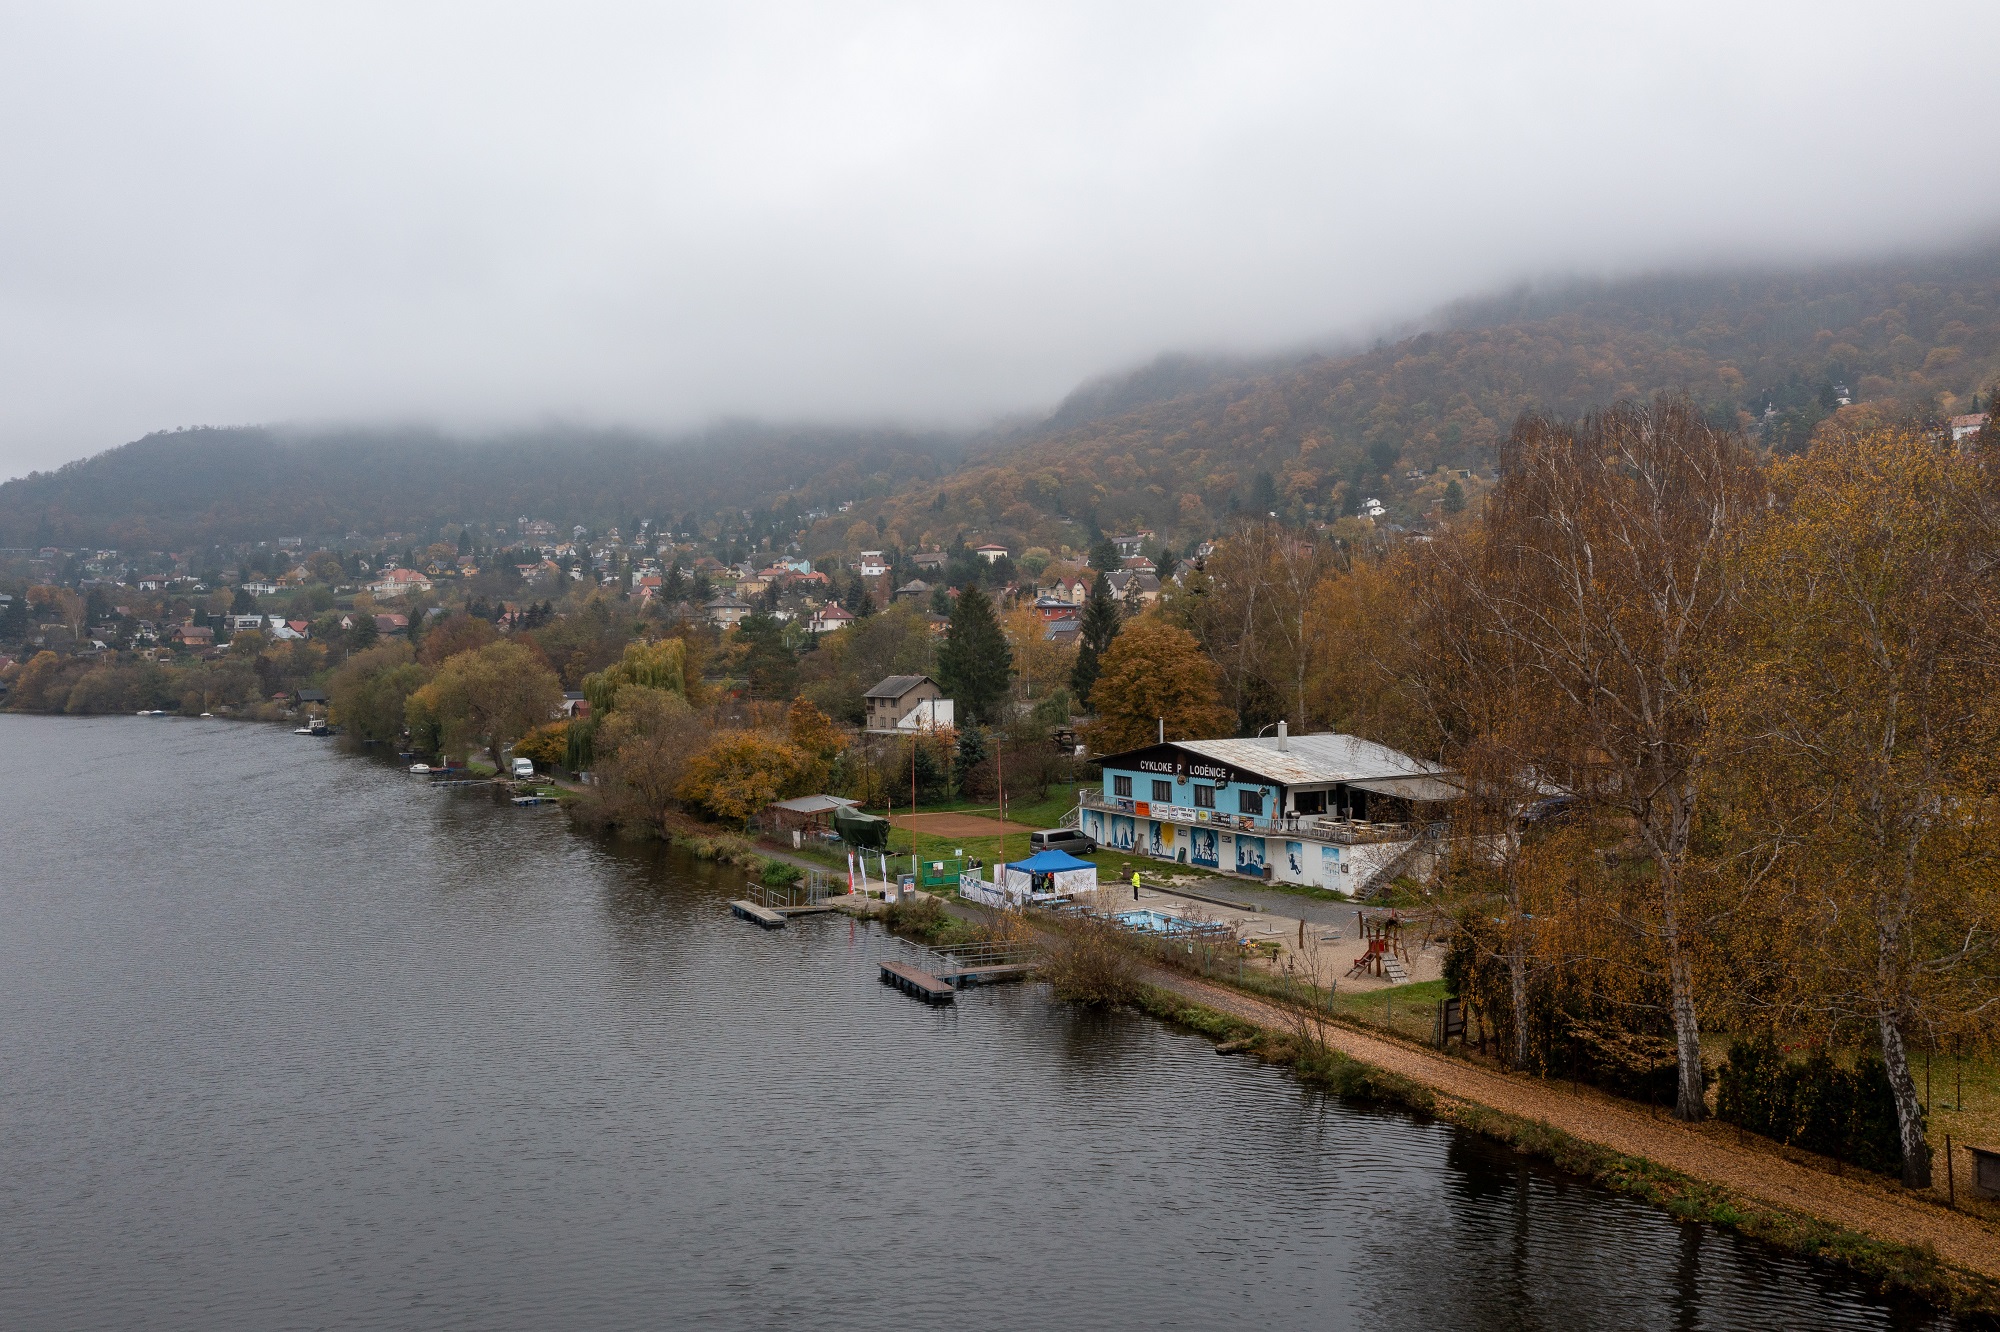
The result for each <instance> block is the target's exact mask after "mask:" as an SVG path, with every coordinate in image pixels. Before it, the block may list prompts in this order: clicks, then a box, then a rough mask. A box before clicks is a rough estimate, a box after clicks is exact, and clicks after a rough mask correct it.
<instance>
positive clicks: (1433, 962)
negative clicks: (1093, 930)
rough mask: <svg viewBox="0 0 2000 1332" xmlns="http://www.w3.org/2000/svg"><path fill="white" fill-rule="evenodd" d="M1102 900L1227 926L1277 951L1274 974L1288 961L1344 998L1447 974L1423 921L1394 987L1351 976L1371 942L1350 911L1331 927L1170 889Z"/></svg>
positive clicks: (1408, 936)
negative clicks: (1402, 975)
mask: <svg viewBox="0 0 2000 1332" xmlns="http://www.w3.org/2000/svg"><path fill="white" fill-rule="evenodd" d="M1098 898H1099V904H1100V909H1102V910H1106V911H1130V910H1133V909H1138V908H1144V909H1149V910H1154V911H1166V912H1169V913H1171V914H1173V915H1176V916H1181V917H1184V918H1187V919H1192V920H1201V921H1216V922H1220V923H1223V924H1227V925H1229V926H1230V927H1231V928H1232V929H1234V930H1235V932H1236V937H1237V938H1239V939H1248V940H1250V942H1252V943H1264V944H1276V945H1277V946H1278V950H1279V951H1278V959H1277V961H1276V962H1275V963H1273V964H1269V965H1270V967H1271V970H1273V971H1274V972H1282V971H1283V970H1284V969H1285V963H1286V962H1287V961H1290V962H1291V963H1292V964H1293V966H1295V967H1296V968H1297V970H1298V971H1299V972H1300V973H1302V974H1303V975H1305V976H1306V977H1307V978H1308V979H1310V980H1311V981H1312V983H1313V984H1315V985H1321V986H1324V985H1327V984H1328V983H1331V984H1333V985H1334V987H1335V988H1336V989H1337V990H1338V991H1339V992H1340V993H1342V994H1354V993H1358V992H1366V991H1369V990H1384V989H1391V988H1394V987H1395V986H1396V985H1397V984H1399V983H1400V984H1411V985H1414V984H1416V983H1417V982H1419V981H1432V980H1437V979H1438V978H1439V977H1440V976H1442V975H1443V974H1444V948H1443V946H1442V945H1440V944H1435V943H1433V944H1430V945H1428V946H1426V945H1425V943H1424V931H1423V925H1422V923H1421V922H1412V923H1411V924H1410V926H1409V927H1408V928H1407V929H1406V930H1405V931H1404V937H1403V947H1404V951H1405V953H1406V954H1407V956H1406V957H1405V958H1404V962H1403V965H1404V969H1405V971H1406V972H1407V975H1406V977H1405V979H1404V980H1403V981H1402V982H1396V981H1391V980H1389V979H1387V978H1386V977H1382V976H1376V975H1373V974H1369V973H1363V974H1361V975H1358V976H1357V975H1353V974H1351V973H1352V970H1353V966H1354V962H1355V959H1357V958H1358V957H1360V956H1361V955H1362V954H1363V953H1365V952H1366V951H1367V950H1368V944H1367V941H1366V940H1365V939H1363V938H1362V937H1361V936H1360V934H1359V933H1358V932H1357V928H1356V925H1355V921H1354V914H1355V913H1354V908H1352V907H1349V908H1346V910H1345V911H1344V913H1343V918H1342V923H1340V924H1333V923H1331V922H1327V921H1323V920H1321V921H1315V920H1310V919H1307V920H1301V919H1300V918H1299V917H1297V916H1288V915H1283V914H1281V913H1279V912H1276V911H1233V910H1231V909H1230V908H1228V907H1222V906H1217V905H1215V904H1214V903H1212V902H1204V901H1200V900H1198V899H1196V898H1192V897H1182V896H1179V895H1178V894H1176V893H1175V892H1174V891H1173V890H1172V889H1171V888H1155V887H1142V888H1140V890H1139V894H1138V896H1137V898H1134V897H1133V895H1132V889H1131V887H1130V885H1125V886H1122V887H1120V886H1115V885H1111V884H1105V885H1103V886H1102V887H1100V888H1099V890H1098ZM1371 914H1375V913H1371Z"/></svg>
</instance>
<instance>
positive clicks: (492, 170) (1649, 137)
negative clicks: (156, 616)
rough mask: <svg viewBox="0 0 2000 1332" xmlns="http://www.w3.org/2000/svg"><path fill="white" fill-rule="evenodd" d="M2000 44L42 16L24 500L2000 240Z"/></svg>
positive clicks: (216, 11)
mask: <svg viewBox="0 0 2000 1332" xmlns="http://www.w3.org/2000/svg"><path fill="white" fill-rule="evenodd" d="M1995 49H2000V6H1995V5H1992V4H1990V3H1989V4H1969V3H1963V2H1962V0H1920V2H1919V3H1916V4H1908V5H1880V4H1873V5H1868V4H1859V3H1845V2H1844V0H1835V2H1834V3H1832V4H1829V5H1821V6H1817V7H1815V8H1814V9H1812V10H1811V11H1810V13H1809V14H1806V13H1802V11H1801V10H1800V9H1799V7H1798V6H1796V5H1781V4H1770V3H1766V4H1756V3H1752V4H1747V5H1746V4H1742V3H1728V4H1723V3H1719V2H1718V0H1682V2H1681V3H1677V4H1673V5H1656V6H1629V5H1628V6H1608V7H1607V6H1601V5H1600V6H1590V5H1574V4H1560V3H1558V4H1530V5H1513V6H1504V7H1495V6H1484V7H1482V6H1477V5H1455V6H1449V5H1448V6H1443V7H1439V6H1425V5H1393V6H1381V5H1374V6H1369V5H1325V4H1308V3H1300V2H1296V0H1275V2H1274V3H1271V4H1265V5H1259V6H1250V7H1245V6H1220V7H1218V6H1212V5H1196V4H1186V3H1179V2H1178V0H1169V2H1168V3H1165V4H1148V5H1144V6H1138V5H1121V4H1117V3H1109V4H1100V5H1091V6H1081V7H1079V6H1068V5H1037V4H1034V3H1009V4H1005V5H994V4H986V5H982V4H978V3H973V4H964V5H932V6H921V5H917V6H912V5H909V4H901V3H875V2H874V0H855V3H851V4H844V5H839V6H815V5H797V4H783V3H780V4H778V5H775V6H712V5H710V6H699V5H686V4H676V3H671V2H670V3H666V4H646V5H639V4H634V3H631V2H630V0H584V3H580V4H571V5H566V6H562V7H560V11H559V12H558V11H557V10H555V9H552V8H551V7H549V6H545V5H522V4H518V3H509V2H508V0H502V2H501V3H487V4H479V5H467V4H455V3H450V2H449V0H447V3H442V4H433V5H418V6H410V5H380V4H367V3H363V4H358V5H345V6H340V7H337V8H336V9H334V10H319V9H311V10H308V9H304V8H299V7H295V6H282V5H275V6H274V5H266V6H254V5H252V6H243V5H222V4H217V3H213V0H191V3H187V4H182V5H175V6H171V7H159V6H145V5H127V6H112V7H111V8H110V9H108V10H99V9H97V8H95V7H89V6H83V7H79V6H72V5H16V6H11V7H9V8H8V9H7V10H6V11H5V13H4V15H0V120H4V123H5V124H6V125H7V126H8V127H9V132H8V133H6V134H0V179H5V180H6V182H7V187H8V207H7V208H6V209H4V210H0V255H4V256H5V260H4V262H0V476H18V475H22V474H24V473H26V472H27V471H29V470H31V469H37V468H39V469H47V468H51V467H55V466H58V465H60V464H61V463H62V462H64V461H66V460H69V459H72V458H76V457H79V456H82V455H84V454H86V453H89V452H92V451H95V450H97V449H100V448H102V447H104V446H105V445H106V444H108V443H110V442H113V441H117V440H125V439H134V438H137V437H138V436H140V435H143V434H145V433H147V432H149V431H152V430H156V429H159V428H163V427H172V426H176V425H192V424H195V423H215V422H266V423H268V422H281V421H290V422H326V421H347V422H354V421H359V422H372V423H380V422H385V421H419V422H425V423H429V424H433V425H436V426H438V427H440V428H441V429H442V430H444V431H447V432H451V433H453V434H455V435H457V436H462V437H471V436H483V435H487V434H492V433H494V432H504V431H514V430H523V429H526V428H527V427H529V426H531V425H532V423H535V422H543V421H564V422H574V423H577V424H578V425H580V426H583V427H589V428H592V429H598V428H605V427H610V428H621V429H630V430H635V431H641V432H645V433H646V434H647V435H648V436H649V437H660V438H666V437H682V436H686V435H688V434H690V433H697V434H698V433H699V432H700V431H701V429H702V428H703V427H705V426H706V425H707V424H708V423H711V422H714V421H718V420H733V419H755V420H761V421H785V422H801V421H803V422H813V423H822V424H832V425H837V426H840V427H842V428H843V429H844V430H846V431H847V432H849V433H851V434H862V433H866V427H867V426H868V425H869V424H870V423H874V422H883V421H891V422H897V423H901V424H902V425H904V426H906V427H910V428H913V429H918V430H922V429H931V428H943V429H951V430H968V431H977V430H981V429H983V428H984V427H985V426H986V425H987V424H988V423H990V422H993V421H995V420H1008V421H1015V420H1019V419H1020V418H1022V417H1024V416H1030V415H1035V414H1038V413H1042V412H1046V411H1047V410H1049V409H1050V407H1051V406H1052V405H1053V404H1055V403H1057V402H1058V401H1060V400H1061V399H1062V398H1063V396H1064V394H1066V393H1068V392H1069V391H1070V390H1072V389H1074V388H1075V387H1076V386H1077V385H1078V384H1080V383H1083V382H1085V381H1087V380H1090V379H1092V378H1093V377H1095V376H1097V375H1099V374H1101V373H1102V372H1103V371H1104V370H1105V369H1106V368H1110V367H1120V366H1126V367H1137V366H1144V365H1147V364H1148V363H1149V362H1151V361H1152V360H1153V358H1154V357H1156V356H1158V355H1159V354H1160V353H1161V352H1162V351H1168V352H1192V353H1196V355H1194V356H1193V357H1192V359H1191V360H1189V359H1177V360H1172V361H1169V362H1166V363H1163V364H1161V365H1156V366H1152V367H1151V368H1150V369H1149V370H1148V371H1147V372H1146V373H1145V374H1143V375H1141V376H1138V377H1136V378H1133V377H1127V378H1126V379H1124V380H1123V381H1122V382H1121V383H1120V384H1119V385H1117V386H1105V385H1099V386H1097V387H1095V388H1093V389H1091V390H1089V391H1087V392H1085V393H1084V394H1082V395H1081V396H1080V397H1078V398H1077V399H1074V400H1073V401H1072V403H1071V404H1070V406H1071V408H1072V409H1075V411H1083V412H1088V413H1091V414H1101V413H1102V412H1103V411H1106V410H1129V409H1133V408H1137V407H1140V406H1143V405H1144V403H1145V402H1150V401H1157V400H1158V396H1159V394H1160V393H1161V392H1172V393H1176V394H1179V393H1186V392H1191V391H1194V390H1196V389H1197V388H1198V387H1199V386H1200V384H1199V377H1200V375H1201V374H1202V373H1204V371H1203V370H1202V368H1201V367H1203V366H1204V365H1207V364H1208V363H1209V362H1210V357H1209V353H1210V352H1214V353H1217V354H1218V355H1217V356H1216V358H1215V359H1216V360H1217V361H1219V362H1220V363H1221V367H1222V371H1223V372H1224V373H1225V374H1234V373H1238V372H1240V371H1241V370H1242V369H1244V368H1245V367H1244V366H1243V365H1242V364H1241V362H1240V361H1239V362H1238V364H1236V365H1234V366H1232V365H1231V364H1230V363H1231V362H1232V361H1234V360H1238V358H1246V359H1247V361H1248V362H1249V363H1250V364H1251V365H1253V366H1255V367H1256V368H1260V369H1266V370H1268V369H1273V368H1275V367H1276V366H1277V364H1279V363H1281V362H1283V361H1284V360H1285V359H1286V353H1287V352H1303V351H1309V350H1318V351H1320V352H1327V351H1329V350H1336V349H1338V348H1339V347H1340V346H1343V345H1347V346H1352V345H1359V346H1366V345H1368V344H1370V343H1372V342H1373V340H1374V338H1375V336H1376V335H1377V334H1378V333H1383V334H1384V335H1385V336H1389V337H1390V338H1391V340H1394V337H1395V336H1396V335H1395V334H1393V333H1385V332H1384V331H1385V330H1391V329H1396V328H1401V327H1404V326H1405V325H1407V322H1408V321H1409V320H1411V319H1412V318H1414V317H1416V316H1418V315H1419V314H1421V313H1422V312H1423V311H1425V310H1428V309H1431V308H1434V307H1436V306H1438V305H1439V304H1441V303H1443V302H1446V301H1449V300H1452V299H1454V298H1455V297H1458V296H1460V295H1462V294H1464V293H1468V292H1480V291H1492V290H1497V289H1502V288H1505V287H1507V286H1509V285H1511V284H1514V283H1517V282H1519V281H1521V280H1522V279H1523V278H1534V277H1536V276H1538V275H1543V274H1584V275H1597V276H1618V275H1630V274H1633V273H1639V272H1646V271H1652V270H1655V269H1660V268H1663V267H1666V268H1673V269H1676V270H1680V271H1689V272H1700V271H1703V270H1704V269H1707V268H1710V267H1712V266H1714V265H1716V264H1718V263H1725V262H1726V263H1739V264H1741V263H1750V264H1767V265H1768V264H1772V263H1780V262H1782V263H1788V264H1819V263H1827V262H1832V261H1835V260H1846V259H1851V258H1852V257H1854V256H1857V255H1870V254H1876V255H1879V254H1883V253H1888V252H1892V251H1894V250H1895V249H1897V248H1899V247H1912V246H1923V247H1932V248H1937V247H1945V246H1950V245H1956V244H1964V243H1966V242H1967V240H1968V238H1970V237H1975V236H1977V235H1978V234H1979V233H1980V229H1981V228H1990V227H1992V226H1994V225H1995V224H1996V223H2000V176H1996V175H1995V174H1994V172H1993V170H1992V167H1991V160H1992V153H1991V145H1990V137H1991V136H1990V133H1989V132H1988V131H1987V130H1982V129H1981V128H1980V127H1981V126H1988V127H1989V128H1990V126H1991V124H1992V121H1993V112H1992V102H1993V97H1992V92H1991V86H1990V85H1991V82H1992V80H1991V79H1990V77H1988V76H1987V75H1986V70H1987V69H1988V67H1989V66H1990V64H1991V59H1990V53H1991V52H1992V51H1994V50H1995ZM1329 339H1333V340H1334V341H1329ZM1340 339H1349V340H1353V339H1359V340H1360V341H1359V343H1358V344H1355V343H1353V342H1351V341H1350V342H1347V343H1342V342H1340V341H1339V340H1340ZM1121 395H1122V396H1121ZM1075 411H1072V412H1069V413H1065V414H1064V415H1063V416H1062V417H1061V418H1060V420H1059V422H1058V424H1059V425H1060V426H1062V427H1074V426H1078V425H1080V424H1082V418H1081V417H1080V416H1078V415H1076V414H1075ZM1001 433H1002V435H1003V436H1011V435H1012V434H1013V433H1014V432H1013V431H1011V430H1010V431H1003V432H1001Z"/></svg>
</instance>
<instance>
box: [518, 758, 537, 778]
mask: <svg viewBox="0 0 2000 1332" xmlns="http://www.w3.org/2000/svg"><path fill="white" fill-rule="evenodd" d="M514 775H515V776H516V777H523V778H526V777H533V776H534V775H535V764H534V760H533V759H524V758H517V759H515V760H514Z"/></svg>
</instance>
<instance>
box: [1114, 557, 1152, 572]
mask: <svg viewBox="0 0 2000 1332" xmlns="http://www.w3.org/2000/svg"><path fill="white" fill-rule="evenodd" d="M1118 567H1119V568H1121V569H1123V570H1124V571H1125V572H1126V573H1149V574H1156V573H1158V572H1159V571H1160V567H1159V566H1158V565H1156V564H1154V563H1153V562H1152V561H1151V560H1149V559H1147V558H1146V557H1145V556H1144V555H1127V556H1126V557H1125V558H1124V559H1122V560H1120V561H1119V562H1118Z"/></svg>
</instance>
